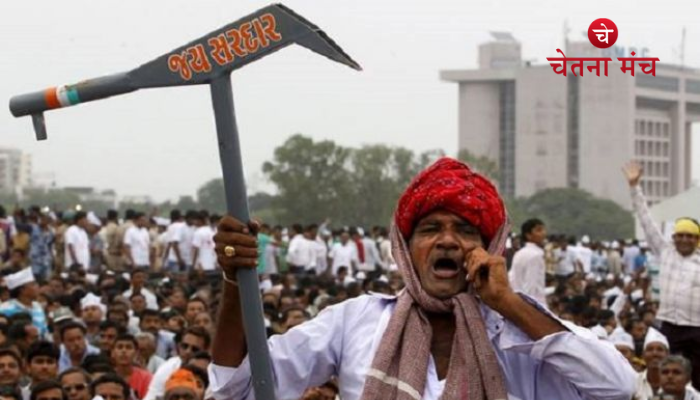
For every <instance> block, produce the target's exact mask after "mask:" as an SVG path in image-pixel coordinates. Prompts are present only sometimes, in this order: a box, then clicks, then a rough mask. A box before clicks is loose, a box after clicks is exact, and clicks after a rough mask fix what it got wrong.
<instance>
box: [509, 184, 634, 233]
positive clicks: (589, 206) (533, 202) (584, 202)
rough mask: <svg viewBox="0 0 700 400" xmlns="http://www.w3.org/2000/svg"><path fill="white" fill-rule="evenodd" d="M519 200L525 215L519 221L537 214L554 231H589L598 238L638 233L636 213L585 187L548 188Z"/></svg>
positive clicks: (522, 214)
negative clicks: (592, 192) (635, 228)
mask: <svg viewBox="0 0 700 400" xmlns="http://www.w3.org/2000/svg"><path fill="white" fill-rule="evenodd" d="M515 204H516V205H517V207H519V208H518V213H519V214H520V215H519V216H518V218H522V220H520V221H516V222H517V223H522V222H523V220H524V219H525V218H531V217H537V218H540V219H542V220H543V221H544V222H545V223H546V224H547V226H548V230H549V231H550V232H552V233H565V234H569V235H576V236H577V237H581V236H583V235H589V236H591V237H592V238H594V239H598V240H612V239H616V238H621V237H632V236H633V235H634V217H633V216H632V213H630V212H629V211H627V210H625V209H624V208H622V207H620V206H619V205H618V204H617V203H615V202H613V201H611V200H605V199H600V198H596V197H594V196H593V195H592V194H590V193H588V192H586V191H583V190H579V189H546V190H543V191H540V192H538V193H536V194H534V195H533V196H531V197H529V198H527V199H519V200H518V201H517V202H516V203H515ZM517 226H519V225H514V227H517ZM516 231H517V230H516Z"/></svg>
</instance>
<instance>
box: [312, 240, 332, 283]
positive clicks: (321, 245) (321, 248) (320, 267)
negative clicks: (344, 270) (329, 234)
mask: <svg viewBox="0 0 700 400" xmlns="http://www.w3.org/2000/svg"><path fill="white" fill-rule="evenodd" d="M313 243H314V252H315V254H316V274H318V275H321V274H322V273H324V272H326V270H327V269H328V246H326V243H325V242H324V241H323V239H321V238H320V237H317V238H316V240H315V241H314V242H313Z"/></svg>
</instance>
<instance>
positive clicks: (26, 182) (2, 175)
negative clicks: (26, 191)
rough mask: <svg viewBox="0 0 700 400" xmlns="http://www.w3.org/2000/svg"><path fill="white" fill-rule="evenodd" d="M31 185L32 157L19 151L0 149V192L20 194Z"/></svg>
mask: <svg viewBox="0 0 700 400" xmlns="http://www.w3.org/2000/svg"><path fill="white" fill-rule="evenodd" d="M31 185H32V157H31V156H30V155H29V154H24V153H22V151H21V150H19V149H10V148H0V192H4V193H21V191H22V189H23V188H26V187H30V186H31Z"/></svg>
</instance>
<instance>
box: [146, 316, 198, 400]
mask: <svg viewBox="0 0 700 400" xmlns="http://www.w3.org/2000/svg"><path fill="white" fill-rule="evenodd" d="M175 342H176V343H177V356H175V357H171V358H169V359H168V360H166V361H165V363H163V364H162V365H161V366H160V367H159V368H158V370H157V371H156V373H155V374H153V379H152V380H151V383H150V384H149V385H148V393H146V397H144V398H143V400H157V399H161V398H162V397H163V395H164V394H165V383H166V382H167V381H168V379H169V378H170V376H171V375H172V374H173V373H174V372H175V371H177V370H178V369H179V368H180V367H181V366H183V365H187V363H188V362H189V361H190V360H191V359H192V357H193V356H194V355H195V354H197V353H199V352H202V351H205V352H206V351H208V350H209V345H210V343H211V337H210V336H209V333H208V332H207V331H206V329H204V328H202V327H200V326H193V327H190V328H187V329H186V330H185V331H184V332H183V333H182V334H178V336H176V337H175Z"/></svg>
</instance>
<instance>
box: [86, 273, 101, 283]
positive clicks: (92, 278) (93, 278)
mask: <svg viewBox="0 0 700 400" xmlns="http://www.w3.org/2000/svg"><path fill="white" fill-rule="evenodd" d="M99 279H100V276H99V275H97V274H85V280H86V281H87V282H88V283H91V284H93V285H96V284H97V281H98V280H99Z"/></svg>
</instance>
